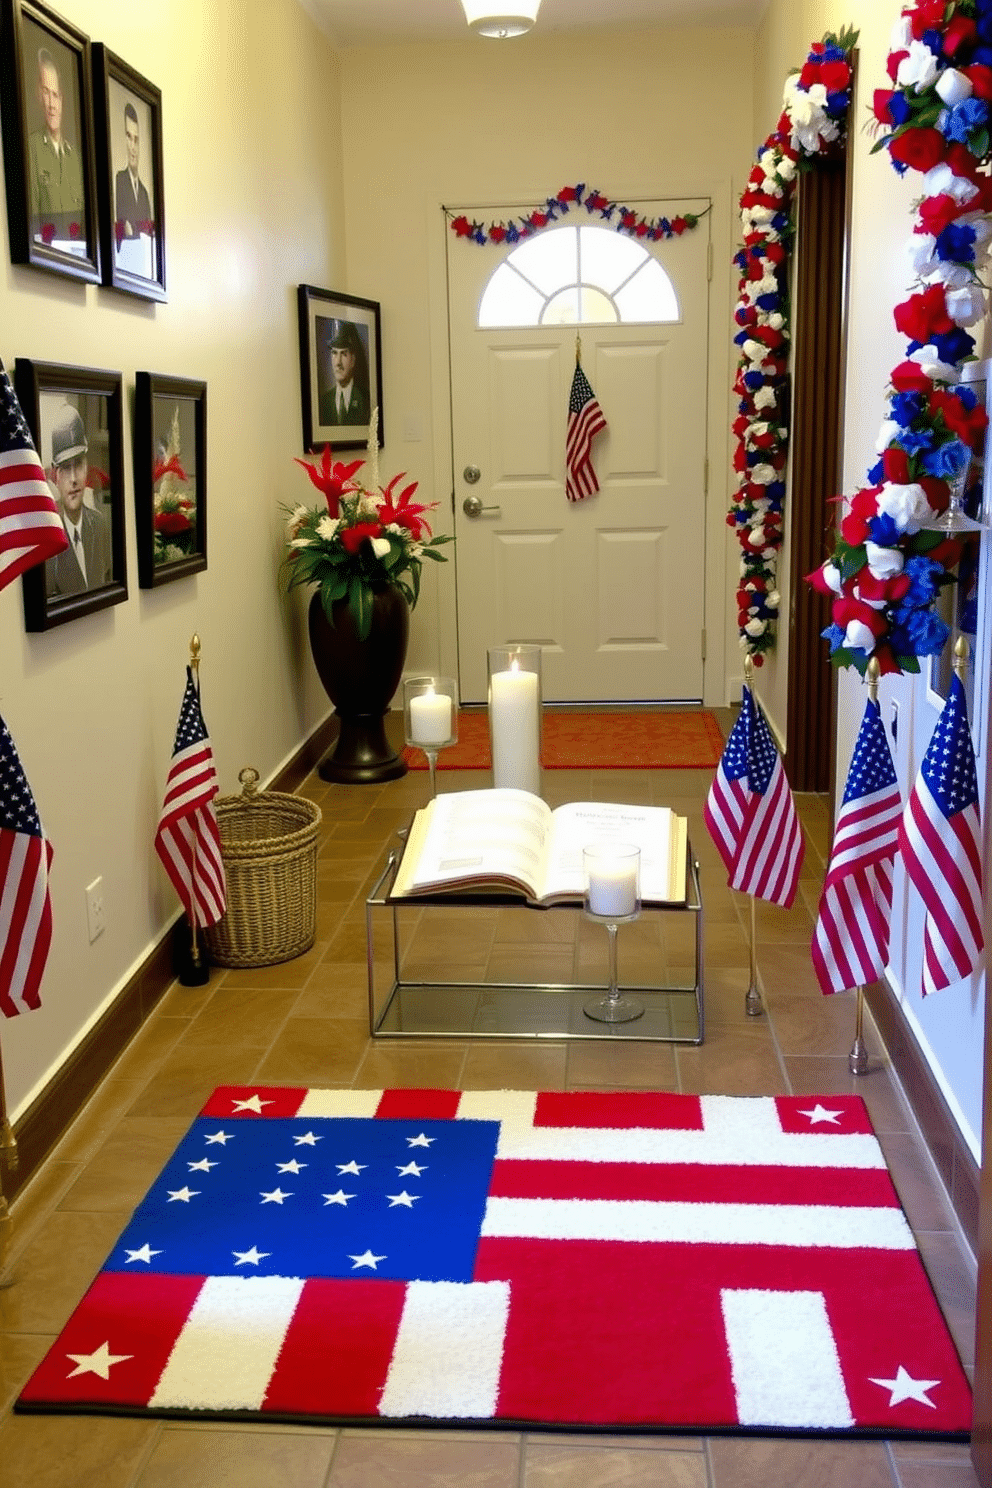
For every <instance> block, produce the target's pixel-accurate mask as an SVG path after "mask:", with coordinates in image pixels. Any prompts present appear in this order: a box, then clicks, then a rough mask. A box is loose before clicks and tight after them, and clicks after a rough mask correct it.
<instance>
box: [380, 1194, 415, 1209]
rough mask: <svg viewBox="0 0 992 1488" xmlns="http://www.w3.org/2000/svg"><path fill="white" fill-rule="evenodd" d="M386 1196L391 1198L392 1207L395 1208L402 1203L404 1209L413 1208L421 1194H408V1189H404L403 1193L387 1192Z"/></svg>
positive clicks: (390, 1205) (390, 1204)
mask: <svg viewBox="0 0 992 1488" xmlns="http://www.w3.org/2000/svg"><path fill="white" fill-rule="evenodd" d="M386 1198H387V1199H388V1200H389V1207H390V1209H395V1208H396V1206H397V1204H400V1205H402V1207H403V1208H404V1209H412V1208H413V1206H414V1204H415V1203H416V1202H417V1200H418V1199H419V1198H420V1194H408V1193H407V1191H406V1189H404V1190H403V1192H402V1193H398V1194H387V1195H386Z"/></svg>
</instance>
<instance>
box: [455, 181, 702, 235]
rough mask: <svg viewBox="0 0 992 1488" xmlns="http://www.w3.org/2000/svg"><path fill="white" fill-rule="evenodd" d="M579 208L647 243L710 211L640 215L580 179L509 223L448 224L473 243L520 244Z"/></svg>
mask: <svg viewBox="0 0 992 1488" xmlns="http://www.w3.org/2000/svg"><path fill="white" fill-rule="evenodd" d="M579 207H584V208H585V209H586V211H587V212H588V213H589V215H590V217H595V216H598V217H599V219H600V221H601V222H605V223H608V224H609V225H610V226H611V227H612V228H613V229H614V230H615V231H616V232H618V233H625V234H626V235H627V236H628V237H630V238H641V239H643V240H644V241H645V242H646V243H657V242H660V241H661V240H662V239H663V238H680V237H681V236H682V234H683V233H684V232H691V231H692V229H693V228H694V227H696V226H698V224H699V221H700V219H701V218H703V217H705V216H706V213H707V212H708V211H709V207H707V208H706V210H705V211H703V212H699V213H693V212H686V213H685V214H684V216H681V217H671V218H669V217H643V216H642V215H641V214H640V213H639V212H635V211H634V210H633V209H632V208H631V207H628V206H624V205H622V204H621V203H620V202H615V201H610V199H609V197H606V196H604V195H603V193H602V192H601V191H586V188H585V183H584V182H580V184H579V185H577V186H563V187H562V189H561V190H560V191H559V192H558V194H557V196H549V197H548V198H547V200H546V201H545V203H544V205H543V206H542V207H537V208H535V210H534V211H533V212H528V213H527V214H526V215H525V216H523V217H515V218H512V219H511V220H510V221H509V222H490V223H489V224H488V225H486V224H485V223H482V222H470V221H469V219H468V218H467V217H465V216H459V217H453V218H452V219H451V224H450V226H451V231H452V232H453V233H454V234H455V236H456V237H459V238H465V239H466V240H467V241H469V242H472V243H480V244H483V245H484V244H486V243H520V242H522V241H523V240H524V239H525V238H532V237H533V236H534V234H535V233H539V232H543V230H544V229H545V228H546V227H551V226H553V225H554V224H555V223H557V222H559V221H560V220H561V218H562V217H565V216H566V215H567V214H568V213H569V212H571V211H572V210H574V209H578V208H579Z"/></svg>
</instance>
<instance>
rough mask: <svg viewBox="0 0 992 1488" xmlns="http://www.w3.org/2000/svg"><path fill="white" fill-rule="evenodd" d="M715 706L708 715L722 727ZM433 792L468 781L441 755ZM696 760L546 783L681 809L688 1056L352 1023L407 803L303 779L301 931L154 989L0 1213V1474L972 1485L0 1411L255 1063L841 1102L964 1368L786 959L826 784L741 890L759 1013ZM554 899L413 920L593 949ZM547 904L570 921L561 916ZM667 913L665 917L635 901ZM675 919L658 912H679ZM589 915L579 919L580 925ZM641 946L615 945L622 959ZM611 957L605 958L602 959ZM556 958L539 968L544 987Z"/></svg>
mask: <svg viewBox="0 0 992 1488" xmlns="http://www.w3.org/2000/svg"><path fill="white" fill-rule="evenodd" d="M729 721H730V714H729V713H726V714H722V715H721V722H722V723H723V724H724V726H725V727H726V726H728V725H729ZM438 779H439V788H440V789H442V790H461V789H470V788H472V787H474V786H482V785H487V784H488V783H489V780H488V776H486V775H476V774H471V773H467V772H459V773H457V774H456V773H454V772H451V773H447V772H443V771H442V772H440V773H439V777H438ZM711 779H712V771H710V770H705V771H703V770H699V771H692V770H684V771H675V770H661V771H653V772H652V771H645V772H640V771H636V772H635V771H574V772H573V771H555V772H546V774H545V794H546V796H547V797H548V799H549V800H550V801H551V804H553V805H554V804H556V803H557V802H559V801H567V800H597V799H599V800H603V799H606V800H631V801H639V802H654V803H658V804H669V805H672V806H674V807H675V808H676V809H677V810H678V811H680V812H682V813H683V814H684V815H686V816H687V817H688V819H689V831H690V837H691V840H692V844H693V847H694V850H695V853H696V856H697V857H698V859H699V861H700V864H701V870H702V882H703V897H704V904H705V916H706V928H705V948H706V1010H707V1036H706V1041H705V1043H704V1044H703V1045H702V1046H701V1047H699V1048H693V1047H687V1046H680V1047H673V1046H670V1045H663V1044H646V1043H638V1042H632V1043H630V1042H628V1043H620V1042H619V1041H610V1042H598V1041H597V1042H582V1043H570V1044H568V1043H565V1042H559V1041H554V1040H552V1041H549V1042H545V1041H540V1042H537V1041H533V1042H524V1043H521V1042H512V1043H507V1042H503V1043H495V1042H486V1041H481V1042H480V1041H468V1040H461V1039H455V1040H444V1039H436V1040H423V1041H421V1040H417V1041H410V1042H400V1041H396V1040H384V1039H377V1040H375V1041H370V1039H369V1036H368V1019H367V1003H366V995H367V994H366V967H365V917H364V902H365V897H366V894H367V892H368V889H369V887H370V885H371V884H372V883H373V882H374V879H375V876H376V872H375V870H376V865H377V864H378V863H379V862H380V860H381V859H382V857H383V853H384V849H385V846H386V844H387V842H388V841H389V839H390V837H391V836H392V834H393V833H394V832H395V830H396V828H397V827H399V826H401V825H403V824H405V823H406V821H407V820H408V818H409V815H410V813H411V812H412V810H413V809H414V808H415V807H417V806H419V805H422V804H423V803H424V801H425V800H426V798H427V777H426V774H424V773H419V772H417V773H413V772H411V773H410V774H408V775H407V776H406V777H404V778H403V779H402V780H398V781H392V782H389V783H388V784H385V785H382V786H348V787H346V786H337V785H333V786H328V785H325V784H324V783H323V782H321V781H320V780H319V778H318V777H317V776H316V775H312V776H311V777H309V778H308V780H307V781H306V782H305V783H304V785H303V786H302V787H301V789H302V791H303V792H304V793H305V794H306V795H308V796H310V797H311V798H312V799H314V800H316V801H318V802H319V804H320V806H321V809H322V811H323V825H322V837H321V847H320V858H319V887H318V901H319V902H318V918H317V942H316V944H315V946H314V948H313V950H312V951H310V952H308V953H307V954H306V955H304V956H302V957H300V958H298V959H297V960H295V961H291V962H288V963H286V964H285V965H283V966H276V967H272V968H267V969H263V970H257V971H233V970H228V971H224V970H220V969H218V968H215V969H214V970H213V971H212V973H211V977H210V981H209V983H208V984H207V985H206V986H205V987H202V988H183V987H180V986H178V985H177V986H175V987H173V988H172V989H170V991H169V992H168V993H167V994H166V996H165V997H164V998H163V1000H162V1001H161V1003H160V1004H159V1007H158V1009H157V1010H156V1013H155V1015H154V1016H153V1017H152V1019H151V1020H150V1021H149V1022H148V1024H147V1025H146V1026H145V1027H144V1028H143V1029H142V1031H141V1033H140V1034H139V1036H138V1037H137V1038H136V1040H135V1041H134V1043H133V1045H132V1046H131V1047H130V1048H129V1049H128V1050H127V1051H126V1053H125V1054H124V1055H123V1057H122V1058H121V1059H120V1060H119V1062H118V1063H117V1065H116V1066H115V1067H114V1069H112V1070H111V1071H110V1073H109V1075H108V1076H107V1078H106V1079H105V1080H104V1082H103V1084H102V1085H101V1087H100V1088H99V1090H98V1091H97V1093H96V1094H95V1095H94V1097H93V1099H92V1100H91V1101H90V1102H89V1104H88V1106H87V1107H86V1109H85V1110H84V1111H83V1112H82V1114H81V1115H80V1116H79V1118H78V1119H77V1120H76V1121H75V1122H74V1123H73V1125H72V1126H71V1127H70V1129H69V1130H68V1132H67V1133H66V1136H65V1138H64V1140H63V1141H62V1142H61V1144H60V1145H59V1147H58V1148H57V1149H56V1150H55V1151H54V1152H53V1153H52V1155H51V1156H50V1157H49V1159H48V1161H47V1162H46V1163H45V1164H44V1167H43V1168H42V1170H41V1171H40V1172H39V1173H38V1175H37V1176H36V1178H35V1179H34V1181H33V1182H32V1183H31V1184H30V1185H29V1186H28V1188H27V1189H26V1190H25V1192H24V1193H23V1195H22V1196H21V1197H20V1198H19V1199H18V1201H17V1203H16V1204H15V1206H14V1223H15V1232H14V1245H13V1252H12V1260H13V1268H12V1269H13V1274H14V1276H15V1284H14V1285H13V1286H11V1287H8V1288H6V1289H4V1290H0V1482H2V1484H3V1485H4V1488H28V1485H30V1488H50V1485H58V1488H68V1485H72V1488H90V1485H92V1488H173V1485H175V1488H180V1485H181V1488H191V1485H193V1488H199V1485H204V1488H225V1485H228V1484H230V1485H237V1488H262V1485H265V1488H281V1485H286V1488H387V1485H390V1488H392V1485H396V1488H428V1485H431V1488H433V1485H471V1488H556V1485H562V1488H565V1485H566V1484H567V1485H569V1488H634V1485H637V1488H752V1485H754V1488H758V1485H761V1488H786V1485H788V1488H806V1485H808V1488H848V1485H854V1484H857V1485H858V1488H973V1485H974V1484H975V1483H976V1479H975V1476H974V1473H973V1471H972V1468H971V1465H970V1459H969V1456H968V1451H967V1448H966V1447H964V1446H959V1445H941V1444H933V1445H931V1444H918V1443H899V1442H886V1441H869V1442H847V1441H836V1440H835V1441H817V1440H808V1441H807V1440H787V1439H782V1440H780V1439H749V1438H706V1439H700V1438H684V1437H677V1436H668V1437H666V1436H657V1437H636V1438H615V1437H614V1438H610V1437H562V1436H557V1435H543V1434H540V1433H527V1434H524V1435H520V1434H515V1433H511V1434H505V1433H499V1432H482V1433H467V1432H443V1431H437V1432H416V1433H413V1432H402V1431H393V1430H381V1431H376V1430H363V1431H359V1430H345V1431H335V1430H319V1429H307V1428H300V1429H292V1428H287V1427H282V1426H269V1427H264V1426H261V1427H258V1428H251V1427H247V1426H244V1425H240V1424H217V1423H202V1424H199V1423H191V1422H184V1421H153V1420H141V1419H133V1420H132V1419H125V1418H120V1419H109V1418H100V1417H89V1418H87V1417H82V1416H80V1417H72V1416H67V1417H39V1416H33V1417H32V1416H15V1415H13V1414H12V1412H11V1405H12V1402H13V1400H14V1398H15V1397H16V1395H17V1393H18V1390H19V1389H20V1387H21V1385H22V1384H23V1382H24V1380H25V1379H26V1377H27V1375H28V1374H29V1373H30V1371H31V1370H32V1368H33V1367H34V1365H35V1364H36V1363H37V1362H38V1361H39V1360H40V1359H41V1357H42V1355H43V1354H44V1352H45V1351H46V1349H47V1348H48V1347H49V1345H50V1344H51V1342H52V1341H53V1339H54V1337H55V1336H56V1334H57V1332H58V1331H59V1329H60V1328H61V1327H62V1326H63V1325H64V1323H65V1321H66V1319H67V1317H68V1316H69V1314H70V1312H71V1311H72V1308H73V1307H74V1305H75V1304H76V1302H77V1301H78V1300H79V1297H80V1296H81V1295H82V1293H83V1291H84V1290H85V1288H86V1286H87V1285H88V1283H89V1281H90V1280H91V1279H92V1277H93V1275H94V1273H95V1272H96V1271H97V1270H98V1268H99V1266H100V1264H101V1262H102V1261H103V1259H104V1257H105V1256H106V1254H107V1253H108V1251H109V1250H110V1248H111V1246H112V1244H113V1242H114V1240H115V1239H116V1237H117V1235H118V1234H119V1233H120V1231H121V1229H122V1228H123V1226H124V1224H125V1222H126V1220H127V1218H128V1215H129V1213H130V1211H131V1209H132V1207H133V1206H134V1204H135V1203H137V1201H138V1200H139V1199H140V1198H141V1196H142V1195H143V1193H144V1191H145V1189H146V1188H147V1186H148V1185H149V1184H150V1182H151V1181H152V1179H153V1178H154V1177H155V1175H156V1173H157V1172H158V1170H159V1168H160V1167H161V1165H162V1164H163V1162H164V1161H165V1159H166V1157H167V1156H168V1154H169V1153H170V1151H171V1150H172V1148H173V1146H174V1145H175V1143H176V1141H177V1140H178V1138H179V1137H180V1135H181V1134H182V1132H183V1131H184V1130H185V1128H186V1126H187V1124H188V1123H189V1121H190V1120H191V1119H192V1118H193V1116H194V1115H195V1114H196V1112H197V1110H198V1109H199V1107H200V1105H201V1104H202V1103H203V1101H204V1100H205V1098H206V1097H207V1095H208V1094H209V1093H210V1091H211V1090H212V1089H213V1087H214V1086H215V1085H218V1084H222V1083H233V1082H241V1081H252V1080H261V1081H266V1082H269V1083H280V1082H285V1083H303V1084H313V1085H321V1084H323V1085H342V1086H354V1087H356V1088H363V1087H379V1086H383V1085H387V1086H388V1085H392V1086H404V1085H411V1086H418V1085H427V1086H430V1085H437V1086H443V1087H455V1088H466V1089H471V1088H475V1089H485V1088H492V1087H504V1088H505V1087H510V1088H513V1087H516V1088H523V1089H535V1088H543V1089H576V1088H595V1087H601V1088H612V1089H617V1088H631V1089H651V1088H654V1089H661V1090H679V1091H685V1092H697V1093H706V1092H715V1093H723V1094H728V1095H733V1094H740V1095H752V1094H753V1095H757V1094H761V1095H765V1094H778V1093H789V1092H792V1093H798V1094H805V1093H814V1092H827V1093H841V1092H844V1093H847V1092H854V1093H857V1094H860V1095H863V1096H864V1097H865V1099H866V1101H867V1103H868V1106H869V1108H870V1110H871V1114H872V1119H873V1121H874V1123H875V1127H876V1130H877V1132H878V1134H879V1137H880V1140H881V1142H882V1145H883V1147H884V1149H885V1153H886V1156H887V1159H888V1161H889V1164H890V1166H891V1169H892V1173H893V1177H894V1179H895V1182H896V1186H897V1188H898V1190H899V1193H900V1196H901V1198H902V1200H903V1203H904V1205H905V1207H906V1211H907V1213H908V1216H909V1219H910V1222H911V1224H912V1225H913V1228H914V1230H915V1231H916V1233H917V1236H918V1239H919V1243H920V1246H921V1249H922V1252H923V1256H924V1260H925V1262H926V1265H927V1268H928V1270H929V1272H930V1275H931V1277H932V1280H933V1283H934V1286H935V1288H936V1290H937V1293H938V1295H939V1296H940V1298H941V1301H942V1304H943V1306H944V1309H945V1312H946V1315H947V1318H948V1322H949V1324H950V1327H951V1330H952V1332H953V1334H954V1337H955V1339H956V1342H957V1345H958V1348H959V1350H960V1353H961V1356H962V1358H963V1360H964V1362H965V1364H966V1365H967V1366H969V1367H970V1365H971V1363H972V1360H973V1336H972V1335H973V1327H974V1297H975V1267H974V1260H973V1257H972V1255H971V1252H970V1251H969V1249H968V1247H967V1246H966V1244H965V1243H964V1241H963V1240H962V1237H961V1235H960V1232H959V1230H958V1228H957V1225H956V1223H955V1218H954V1215H953V1212H952V1210H951V1208H950V1206H949V1204H948V1202H947V1199H946V1196H945V1194H944V1192H943V1190H942V1188H941V1186H940V1183H939V1180H938V1179H937V1177H936V1173H935V1170H934V1168H933V1165H932V1163H931V1161H930V1158H929V1155H928V1153H927V1151H926V1149H925V1147H924V1146H923V1144H922V1142H921V1140H920V1138H919V1135H918V1133H917V1131H916V1128H915V1125H914V1122H913V1119H912V1116H911V1114H910V1112H909V1109H908V1107H907V1105H906V1103H905V1101H904V1099H903V1097H902V1094H901V1092H900V1090H899V1087H898V1084H897V1083H896V1081H895V1080H894V1078H893V1077H892V1075H891V1073H890V1070H889V1068H888V1064H887V1060H886V1056H885V1052H884V1050H883V1049H882V1047H881V1046H880V1044H879V1042H878V1039H877V1037H875V1035H874V1030H873V1029H872V1028H871V1027H870V1026H869V1027H868V1028H867V1030H866V1032H867V1037H868V1042H869V1049H870V1051H871V1054H872V1067H871V1071H870V1073H869V1074H868V1075H867V1076H865V1077H863V1078H861V1079H855V1078H854V1077H852V1076H851V1075H850V1074H849V1073H848V1068H847V1054H848V1051H849V1049H850V1046H851V1041H852V1037H853V1019H854V1005H853V994H845V995H844V996H841V997H837V998H831V999H824V998H822V997H821V996H820V994H819V991H818V989H817V987H816V984H815V981H814V978H813V975H812V971H811V968H810V963H809V955H808V948H809V941H810V934H811V929H812V915H813V914H815V909H816V901H817V895H818V886H819V880H820V877H821V875H822V872H823V868H824V860H825V855H826V853H827V852H828V849H829V841H828V834H829V820H828V810H827V803H826V801H825V799H824V798H821V797H815V796H801V797H799V798H798V803H799V807H800V813H801V815H802V818H803V822H804V825H805V829H806V836H807V855H806V863H805V866H804V877H803V881H802V886H801V893H800V895H799V896H798V897H797V901H796V905H795V907H794V908H793V909H792V910H791V911H789V912H785V911H783V910H779V909H775V908H773V907H769V906H759V909H758V915H757V925H758V946H759V954H758V969H759V976H760V981H761V984H762V987H763V990H764V995H765V1003H766V1013H765V1015H764V1016H762V1017H760V1018H748V1017H746V1016H745V1013H744V1006H743V1003H744V992H745V990H746V987H747V980H748V965H749V953H748V942H747V915H748V904H747V901H746V900H743V899H741V898H740V897H739V896H736V895H734V894H733V893H731V891H730V890H728V889H727V888H726V886H725V884H726V879H725V875H724V873H723V870H722V866H721V864H720V862H719V859H718V858H717V856H716V853H715V850H714V849H713V847H712V845H711V843H710V841H709V838H708V836H707V834H706V831H705V828H704V826H703V823H702V803H703V799H704V797H705V793H706V790H707V789H708V787H709V784H710V781H711ZM559 918H561V917H559V916H553V915H549V916H547V917H544V916H536V915H526V916H525V919H524V923H525V925H529V924H530V922H531V921H534V922H536V923H535V924H534V925H533V926H531V928H530V930H529V931H527V932H526V933H528V934H535V933H536V932H537V930H538V928H540V929H541V930H542V931H543V934H542V938H541V939H540V940H539V941H538V942H537V943H536V944H533V945H524V944H522V942H521V939H520V936H521V933H522V932H521V929H520V923H519V919H520V917H519V912H518V913H517V914H516V915H511V916H509V917H508V918H507V919H506V920H505V922H504V923H502V924H496V925H495V927H494V928H493V929H492V933H491V936H489V938H488V939H486V938H485V937H482V938H480V937H479V936H478V935H477V934H474V933H473V934H472V935H471V936H470V937H466V936H465V935H464V934H463V933H461V932H460V931H459V917H458V916H457V914H456V915H455V916H451V915H450V914H448V915H446V916H445V917H444V919H443V922H438V923H437V924H435V925H434V926H433V928H432V930H431V932H430V933H431V934H433V935H434V936H435V937H436V938H439V939H440V940H441V941H442V943H443V947H444V951H443V954H444V955H445V957H446V960H447V963H448V964H449V966H450V965H456V964H460V965H464V966H466V968H468V969H470V970H471V969H478V967H479V965H480V963H482V964H485V961H486V960H487V959H489V958H491V964H492V965H494V966H495V965H497V964H499V965H500V966H505V965H506V963H507V961H508V960H511V959H512V960H513V961H519V959H520V957H521V956H523V957H524V959H525V961H526V963H527V965H528V966H533V967H541V968H543V971H542V974H541V976H539V977H537V978H535V979H537V980H540V979H542V977H543V975H544V971H548V972H551V969H552V968H557V967H559V966H562V965H564V964H566V963H567V964H568V965H569V966H572V965H576V964H579V965H581V964H582V963H583V960H584V961H585V962H588V961H589V960H590V958H594V957H595V956H596V955H597V954H598V952H597V949H596V947H595V946H593V945H592V943H591V942H590V941H589V940H588V938H586V939H585V940H582V939H581V936H580V944H579V946H578V948H564V947H562V945H561V944H560V943H559V942H558V941H557V940H556V936H557V935H558V933H559V932H558V931H557V930H556V929H555V928H554V923H553V922H555V921H556V920H558V919H559ZM565 918H570V917H565ZM659 918H666V917H659ZM667 918H668V919H670V920H672V921H674V922H675V923H673V925H672V926H670V927H669V929H668V930H666V931H664V932H662V930H661V929H660V928H659V929H658V931H657V934H658V936H659V937H660V949H661V953H662V954H663V955H664V957H665V961H666V964H667V967H668V969H669V970H670V971H671V970H672V969H677V968H678V967H680V966H682V965H685V964H687V963H688V957H689V952H688V943H687V941H686V939H685V935H684V928H685V926H684V917H680V918H678V919H676V917H667ZM679 927H681V928H679ZM586 928H587V930H595V929H596V928H597V927H592V926H587V927H586ZM641 954H652V955H654V956H655V957H657V955H658V947H657V946H656V945H652V946H650V947H647V948H645V947H641V948H638V947H637V946H631V947H630V950H629V955H630V956H631V957H633V959H634V960H635V961H636V959H637V958H638V957H639V956H640V955H641ZM622 966H623V963H622ZM556 975H557V972H554V973H553V974H552V975H551V976H550V977H549V979H554V976H556Z"/></svg>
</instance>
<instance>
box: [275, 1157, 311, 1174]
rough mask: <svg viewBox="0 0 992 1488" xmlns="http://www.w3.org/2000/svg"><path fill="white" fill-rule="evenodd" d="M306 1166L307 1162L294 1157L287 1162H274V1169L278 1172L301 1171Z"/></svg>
mask: <svg viewBox="0 0 992 1488" xmlns="http://www.w3.org/2000/svg"><path fill="white" fill-rule="evenodd" d="M307 1166H308V1164H307V1163H301V1162H297V1161H296V1158H295V1157H294V1158H291V1159H290V1161H289V1162H284V1163H276V1171H277V1172H279V1173H302V1172H303V1169H304V1168H305V1167H307Z"/></svg>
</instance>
